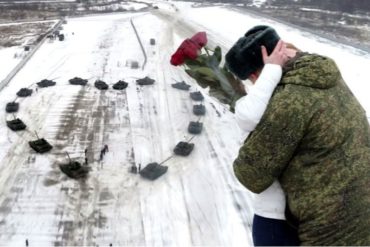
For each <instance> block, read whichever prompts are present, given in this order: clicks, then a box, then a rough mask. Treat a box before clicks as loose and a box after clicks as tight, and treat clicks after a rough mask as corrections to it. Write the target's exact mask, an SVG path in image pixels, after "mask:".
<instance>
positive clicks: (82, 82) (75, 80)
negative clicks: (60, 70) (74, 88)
mask: <svg viewBox="0 0 370 247" xmlns="http://www.w3.org/2000/svg"><path fill="white" fill-rule="evenodd" d="M69 83H70V84H72V85H81V86H86V84H87V80H86V79H82V78H80V77H74V78H72V79H70V80H69Z"/></svg>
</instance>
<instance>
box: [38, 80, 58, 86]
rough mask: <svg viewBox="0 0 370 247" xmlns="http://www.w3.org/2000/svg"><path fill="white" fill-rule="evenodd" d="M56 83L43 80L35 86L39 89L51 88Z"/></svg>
mask: <svg viewBox="0 0 370 247" xmlns="http://www.w3.org/2000/svg"><path fill="white" fill-rule="evenodd" d="M55 84H56V82H55V81H52V80H48V79H43V80H41V81H40V82H38V83H37V86H39V87H51V86H55Z"/></svg>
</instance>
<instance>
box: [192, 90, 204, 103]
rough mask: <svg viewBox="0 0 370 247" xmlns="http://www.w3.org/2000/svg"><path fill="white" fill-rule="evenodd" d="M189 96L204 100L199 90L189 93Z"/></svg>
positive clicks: (196, 99)
mask: <svg viewBox="0 0 370 247" xmlns="http://www.w3.org/2000/svg"><path fill="white" fill-rule="evenodd" d="M190 98H192V99H193V100H195V101H202V100H204V97H203V95H202V93H201V92H199V91H197V92H192V93H190Z"/></svg>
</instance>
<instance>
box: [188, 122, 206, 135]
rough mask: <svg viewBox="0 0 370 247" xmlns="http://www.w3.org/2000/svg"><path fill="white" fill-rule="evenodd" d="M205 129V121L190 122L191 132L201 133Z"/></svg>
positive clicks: (189, 128)
mask: <svg viewBox="0 0 370 247" xmlns="http://www.w3.org/2000/svg"><path fill="white" fill-rule="evenodd" d="M202 130H203V123H201V122H190V123H189V126H188V132H189V133H191V134H200V133H201V132H202Z"/></svg>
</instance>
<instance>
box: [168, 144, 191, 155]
mask: <svg viewBox="0 0 370 247" xmlns="http://www.w3.org/2000/svg"><path fill="white" fill-rule="evenodd" d="M193 149H194V143H189V142H179V143H178V144H177V145H176V147H175V149H174V150H173V152H174V153H175V154H177V155H181V156H188V155H189V154H190V153H191V151H193Z"/></svg>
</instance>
